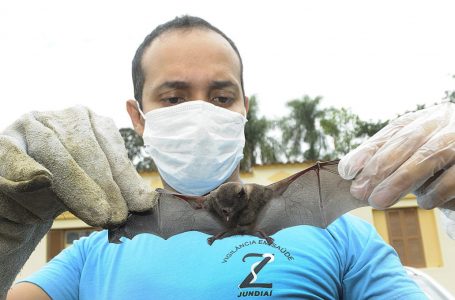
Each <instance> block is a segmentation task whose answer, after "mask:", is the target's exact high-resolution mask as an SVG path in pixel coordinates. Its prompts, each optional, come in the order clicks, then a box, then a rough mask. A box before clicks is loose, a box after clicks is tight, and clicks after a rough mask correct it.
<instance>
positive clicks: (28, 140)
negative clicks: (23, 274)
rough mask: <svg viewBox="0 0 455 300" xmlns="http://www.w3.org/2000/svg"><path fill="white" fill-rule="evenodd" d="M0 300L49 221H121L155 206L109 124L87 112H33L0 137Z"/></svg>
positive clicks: (102, 223) (97, 223) (108, 224)
mask: <svg viewBox="0 0 455 300" xmlns="http://www.w3.org/2000/svg"><path fill="white" fill-rule="evenodd" d="M0 162H1V164H0V265H1V266H2V267H1V269H2V271H1V272H0V298H1V296H2V295H3V294H5V293H6V289H8V288H9V286H10V284H11V283H12V281H13V280H14V277H15V276H16V274H17V272H18V271H19V269H20V268H21V267H22V265H23V264H24V263H25V261H26V259H27V258H28V257H29V255H30V254H31V252H32V251H33V249H34V248H35V247H36V245H37V243H38V242H39V240H40V239H41V238H42V237H43V236H44V234H46V232H47V231H48V230H49V228H50V226H51V224H52V221H53V219H54V218H55V217H56V216H58V215H59V214H60V213H62V212H63V211H66V210H69V211H70V212H72V213H73V214H74V215H76V216H77V217H79V218H80V219H82V220H83V221H84V222H86V223H87V224H89V225H92V226H101V227H104V228H108V227H111V226H115V225H118V224H121V223H123V222H124V221H125V220H126V218H127V215H128V211H144V210H147V209H149V208H151V207H153V205H154V204H155V203H156V197H155V196H156V193H155V192H154V191H153V190H152V188H151V187H149V186H148V185H147V184H146V183H145V182H143V180H142V179H141V177H140V176H139V174H137V172H136V170H135V168H134V166H133V164H132V163H131V162H130V160H129V159H128V156H127V153H126V149H125V146H124V142H123V139H122V137H121V135H120V133H119V131H118V129H117V128H116V127H115V125H114V123H113V121H112V120H110V119H108V118H105V117H101V116H97V115H95V114H94V113H93V112H92V111H90V110H89V109H87V108H84V107H80V106H79V107H73V108H70V109H66V110H63V111H58V112H32V113H29V114H26V115H24V116H22V117H21V118H20V119H19V120H17V121H16V122H15V123H14V124H12V125H11V126H10V127H8V128H7V129H6V130H5V131H4V132H3V133H2V134H1V135H0Z"/></svg>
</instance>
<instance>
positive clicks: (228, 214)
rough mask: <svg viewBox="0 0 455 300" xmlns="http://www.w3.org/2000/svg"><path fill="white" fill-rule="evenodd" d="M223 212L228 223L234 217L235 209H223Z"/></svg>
mask: <svg viewBox="0 0 455 300" xmlns="http://www.w3.org/2000/svg"><path fill="white" fill-rule="evenodd" d="M221 212H222V213H223V217H224V218H225V219H226V221H227V222H229V220H230V219H231V217H232V212H233V209H232V208H231V207H223V208H222V209H221Z"/></svg>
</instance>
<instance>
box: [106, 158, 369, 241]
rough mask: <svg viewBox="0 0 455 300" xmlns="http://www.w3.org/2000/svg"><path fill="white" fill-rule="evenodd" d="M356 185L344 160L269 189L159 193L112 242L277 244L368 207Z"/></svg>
mask: <svg viewBox="0 0 455 300" xmlns="http://www.w3.org/2000/svg"><path fill="white" fill-rule="evenodd" d="M350 185H351V181H349V180H345V179H343V178H341V177H340V175H339V174H338V160H336V161H327V162H317V163H316V164H314V165H313V166H311V167H309V168H307V169H304V170H302V171H300V172H298V173H296V174H294V175H291V176H289V177H287V178H285V179H283V180H280V181H278V182H275V183H272V184H270V185H267V186H262V185H259V184H254V183H251V184H242V183H238V182H228V183H224V184H222V185H220V186H219V187H218V188H217V189H215V190H213V191H212V192H210V193H209V194H207V195H205V196H188V195H182V194H177V193H170V192H167V191H165V190H163V189H158V190H157V192H159V199H158V202H157V204H156V205H155V206H154V207H153V208H152V209H151V210H148V211H146V212H141V213H137V212H135V213H130V215H129V217H128V219H127V221H126V223H125V224H123V225H121V226H119V227H116V228H111V229H109V232H108V238H109V242H111V243H121V241H120V238H121V237H127V238H130V239H132V238H133V237H134V236H136V235H137V234H139V233H151V234H154V235H157V236H160V237H162V238H164V239H168V238H169V237H171V236H173V235H176V234H180V233H183V232H187V231H200V232H203V233H207V234H209V235H211V237H209V238H208V240H207V241H208V243H209V244H210V245H211V244H212V243H213V242H214V241H215V240H218V239H222V238H226V237H229V236H232V235H237V234H242V235H245V234H247V235H253V236H257V237H260V238H263V239H265V240H266V241H267V242H268V243H269V244H271V243H273V238H271V237H270V236H271V235H273V234H274V233H276V232H278V231H280V230H282V229H285V228H288V227H292V226H297V225H312V226H317V227H321V228H326V227H327V226H328V225H329V224H330V223H332V222H333V221H334V220H335V219H337V218H338V217H339V216H341V215H342V214H344V213H346V212H348V211H350V210H352V209H355V208H358V207H362V206H367V205H368V203H367V202H365V201H361V200H358V199H356V198H354V197H353V196H352V195H351V193H350V191H349V189H350Z"/></svg>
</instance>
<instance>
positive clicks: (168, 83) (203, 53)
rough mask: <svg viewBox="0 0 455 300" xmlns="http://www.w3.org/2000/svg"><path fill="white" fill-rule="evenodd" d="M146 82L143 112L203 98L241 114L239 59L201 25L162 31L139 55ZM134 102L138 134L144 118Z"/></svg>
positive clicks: (130, 109)
mask: <svg viewBox="0 0 455 300" xmlns="http://www.w3.org/2000/svg"><path fill="white" fill-rule="evenodd" d="M142 69H143V70H144V76H145V82H144V88H143V91H142V105H143V111H144V112H148V111H151V110H154V109H158V108H162V107H169V106H173V105H178V104H180V103H183V102H186V101H192V100H204V101H207V102H209V103H212V104H214V105H217V106H220V107H223V108H226V109H229V110H231V111H235V112H238V113H240V114H242V115H246V109H247V105H248V104H247V102H246V101H244V98H243V94H242V88H241V84H240V61H239V58H238V56H237V54H236V53H235V51H234V49H232V47H231V45H230V44H229V43H228V42H227V41H226V40H225V39H224V38H223V37H222V36H221V35H219V34H218V33H216V32H213V31H211V30H206V29H198V28H193V29H186V30H172V31H169V32H165V33H163V34H161V35H160V36H159V37H158V38H157V39H155V40H154V41H153V42H152V44H151V45H150V46H149V47H148V48H147V49H146V50H145V52H144V55H143V57H142ZM135 108H136V105H135V103H134V100H130V101H128V112H129V113H130V116H131V119H132V121H133V124H134V126H135V129H136V131H137V132H138V133H139V134H142V132H143V125H144V123H143V121H144V120H142V119H141V118H140V117H138V115H137V113H136V112H137V110H136V109H135Z"/></svg>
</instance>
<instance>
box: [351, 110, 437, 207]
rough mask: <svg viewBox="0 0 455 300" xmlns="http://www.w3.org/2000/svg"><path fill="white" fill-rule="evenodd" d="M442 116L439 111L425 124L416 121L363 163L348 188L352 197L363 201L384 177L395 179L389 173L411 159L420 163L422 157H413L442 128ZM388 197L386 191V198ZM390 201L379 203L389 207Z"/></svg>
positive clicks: (420, 120) (417, 155) (423, 121)
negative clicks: (417, 159)
mask: <svg viewBox="0 0 455 300" xmlns="http://www.w3.org/2000/svg"><path fill="white" fill-rule="evenodd" d="M444 113H445V112H444V111H442V110H440V111H439V113H435V114H432V115H431V118H428V119H426V120H423V119H417V120H415V121H413V122H411V123H410V124H408V125H407V126H405V127H403V128H402V129H401V130H400V131H399V132H397V133H396V134H395V135H394V136H392V137H391V138H390V139H389V140H388V141H387V142H386V143H385V144H384V145H383V146H382V147H381V149H380V150H378V151H377V153H376V154H375V155H374V156H373V157H372V158H371V159H370V160H369V161H368V162H367V163H366V165H365V167H364V168H363V170H362V171H361V173H360V174H359V175H358V176H357V178H356V179H355V180H354V182H353V183H352V186H351V193H352V195H353V196H354V197H356V198H358V199H361V200H367V199H368V198H370V195H371V193H372V192H373V190H374V189H375V188H376V186H378V185H379V184H381V185H383V183H384V182H385V181H384V180H385V179H386V178H387V177H389V176H395V174H394V175H392V173H394V172H395V171H396V170H397V169H398V168H399V167H400V166H402V165H404V164H406V161H407V160H408V159H409V158H410V157H411V156H413V155H414V156H416V158H419V159H421V155H422V153H421V152H419V153H420V154H415V153H416V151H417V150H418V149H419V148H420V147H422V145H424V144H425V143H426V142H427V141H428V139H430V137H431V136H432V135H433V134H434V133H435V132H436V131H437V130H439V129H440V128H441V127H442V126H444V125H445V124H442V122H441V114H444ZM419 151H420V150H419ZM423 155H425V154H423ZM405 170H407V169H405V168H403V167H402V170H401V172H405ZM425 174H427V173H425ZM405 175H407V174H405ZM395 180H397V179H395ZM397 188H398V186H397ZM381 193H382V192H381ZM392 193H393V192H392V191H390V194H392ZM388 194H389V193H387V195H388ZM393 200H394V199H391V198H389V197H387V198H386V199H382V200H381V202H383V203H389V202H392V201H393ZM372 203H373V204H375V203H376V201H372Z"/></svg>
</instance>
